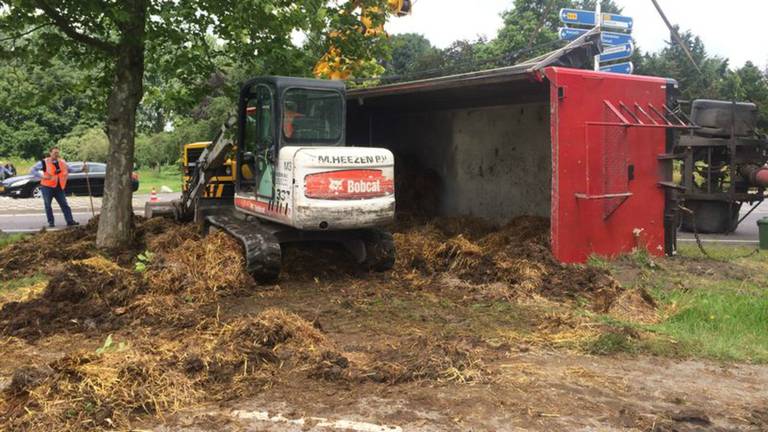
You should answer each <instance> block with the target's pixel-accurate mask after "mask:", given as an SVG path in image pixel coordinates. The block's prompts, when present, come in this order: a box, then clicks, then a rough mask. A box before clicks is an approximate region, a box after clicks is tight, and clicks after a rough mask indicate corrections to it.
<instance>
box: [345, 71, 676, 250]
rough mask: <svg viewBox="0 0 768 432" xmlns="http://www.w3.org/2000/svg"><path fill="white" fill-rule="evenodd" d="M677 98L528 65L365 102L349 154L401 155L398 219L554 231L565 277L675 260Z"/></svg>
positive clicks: (670, 90)
mask: <svg viewBox="0 0 768 432" xmlns="http://www.w3.org/2000/svg"><path fill="white" fill-rule="evenodd" d="M676 87H677V86H676V83H675V82H674V81H672V80H667V79H663V78H656V77H645V76H632V75H620V74H612V73H602V72H592V71H587V70H580V69H570V68H563V67H551V66H545V67H541V64H538V65H531V64H526V65H519V66H512V67H508V68H501V69H495V70H490V71H484V72H477V73H470V74H463V75H455V76H449V77H441V78H434V79H427V80H422V81H414V82H407V83H399V84H390V85H384V86H379V87H373V88H366V89H356V90H351V91H349V92H348V98H347V106H348V114H347V115H348V121H347V125H348V126H347V140H348V143H349V144H350V145H357V146H377V147H387V148H389V149H390V150H391V151H392V152H394V154H395V155H396V160H397V163H396V164H397V165H399V167H400V168H404V167H405V169H404V170H402V169H401V170H400V171H399V174H398V175H400V181H398V206H399V207H402V206H405V207H408V206H410V205H413V203H409V202H408V200H407V199H403V198H405V197H406V196H416V197H418V199H419V200H421V201H422V202H421V204H424V203H428V207H429V208H431V209H433V210H434V212H433V213H434V215H436V216H465V215H466V216H477V217H482V218H486V219H489V220H492V221H496V222H500V223H503V222H505V221H508V220H510V219H512V218H513V217H516V216H520V215H536V216H542V217H547V218H549V219H550V221H551V224H550V226H551V247H552V252H553V254H554V256H555V257H556V258H557V259H559V260H560V261H562V262H566V263H572V262H584V261H585V260H586V259H587V258H588V257H589V256H590V255H591V254H598V255H606V256H611V255H616V254H620V253H624V252H629V251H631V250H632V249H633V248H635V247H645V248H647V249H648V250H649V251H650V252H651V253H653V254H657V255H661V254H664V253H666V254H673V253H674V251H675V245H676V228H677V225H678V217H677V212H676V209H677V203H676V199H675V197H676V193H675V188H676V186H675V185H674V184H673V182H672V160H673V158H674V156H673V155H672V154H671V146H672V141H673V136H674V135H673V131H672V130H673V129H675V128H681V129H682V128H689V127H690V126H689V125H688V124H687V123H686V122H685V121H684V120H682V119H680V118H679V117H678V116H676V115H675V114H674V112H673V111H672V109H671V107H672V105H673V104H674V101H675V91H676ZM429 176H433V177H436V180H437V181H424V179H425V178H429ZM419 188H428V189H430V190H421V191H419V190H418V189H419ZM414 192H418V193H417V194H416V195H413V193H414ZM417 204H418V203H417Z"/></svg>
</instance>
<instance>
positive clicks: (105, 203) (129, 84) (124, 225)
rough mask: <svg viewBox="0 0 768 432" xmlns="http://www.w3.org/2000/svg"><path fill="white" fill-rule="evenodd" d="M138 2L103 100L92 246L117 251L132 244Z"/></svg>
mask: <svg viewBox="0 0 768 432" xmlns="http://www.w3.org/2000/svg"><path fill="white" fill-rule="evenodd" d="M143 3H144V2H143V0H138V1H137V2H136V3H134V5H136V6H139V7H137V8H136V9H135V10H134V12H136V14H135V15H133V16H132V20H131V21H132V23H130V24H128V25H126V27H125V28H123V35H122V38H121V42H120V45H119V47H118V51H117V53H116V54H115V55H116V62H115V70H114V74H115V75H114V80H113V84H112V89H111V91H110V94H109V98H108V99H107V136H108V137H109V156H108V157H107V173H106V178H105V183H104V199H103V200H102V203H101V216H100V218H99V229H98V231H97V233H96V246H97V247H99V248H101V249H119V248H125V247H127V246H129V245H130V244H131V242H132V240H133V223H132V219H133V205H132V200H133V190H132V187H131V173H132V172H133V151H134V138H135V128H136V109H137V107H138V105H139V102H140V101H141V98H142V96H143V94H144V86H143V79H144V31H145V30H144V25H145V14H146V7H144V9H141V6H140V5H142V4H143Z"/></svg>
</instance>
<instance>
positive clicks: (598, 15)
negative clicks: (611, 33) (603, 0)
mask: <svg viewBox="0 0 768 432" xmlns="http://www.w3.org/2000/svg"><path fill="white" fill-rule="evenodd" d="M595 3H596V6H595V27H597V29H598V31H602V30H603V29H602V26H603V13H602V10H603V6H602V5H601V4H600V0H597V1H596V2H595ZM595 71H600V54H598V55H596V56H595Z"/></svg>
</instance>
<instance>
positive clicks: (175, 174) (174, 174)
mask: <svg viewBox="0 0 768 432" xmlns="http://www.w3.org/2000/svg"><path fill="white" fill-rule="evenodd" d="M137 172H138V174H139V190H138V191H137V192H136V193H149V192H150V191H151V190H152V188H155V190H156V191H158V192H160V187H162V186H167V187H169V188H171V189H172V190H173V191H174V192H180V191H181V169H180V168H179V167H178V166H177V165H166V166H161V167H160V168H157V169H156V168H143V169H140V170H138V171H137Z"/></svg>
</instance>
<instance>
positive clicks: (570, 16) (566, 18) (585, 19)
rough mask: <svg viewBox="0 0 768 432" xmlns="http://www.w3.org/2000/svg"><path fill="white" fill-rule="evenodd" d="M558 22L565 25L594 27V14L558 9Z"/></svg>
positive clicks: (584, 11)
mask: <svg viewBox="0 0 768 432" xmlns="http://www.w3.org/2000/svg"><path fill="white" fill-rule="evenodd" d="M560 21H562V22H564V23H566V24H580V25H587V26H593V27H594V26H595V12H594V11H586V10H579V9H567V8H563V9H560Z"/></svg>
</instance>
